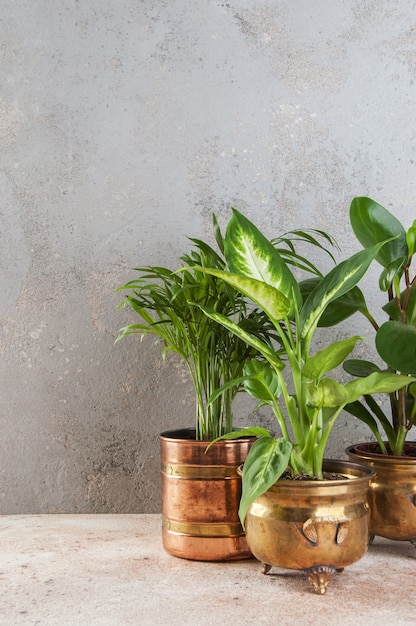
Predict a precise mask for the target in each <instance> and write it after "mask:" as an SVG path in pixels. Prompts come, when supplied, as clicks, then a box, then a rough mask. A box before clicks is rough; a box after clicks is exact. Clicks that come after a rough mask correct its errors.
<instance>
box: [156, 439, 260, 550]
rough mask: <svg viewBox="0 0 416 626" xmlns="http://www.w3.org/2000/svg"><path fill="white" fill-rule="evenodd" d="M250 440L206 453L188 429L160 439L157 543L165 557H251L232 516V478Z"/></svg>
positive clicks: (236, 499)
mask: <svg viewBox="0 0 416 626" xmlns="http://www.w3.org/2000/svg"><path fill="white" fill-rule="evenodd" d="M254 441H255V439H253V438H242V439H235V440H229V441H219V442H217V443H216V444H214V445H213V446H212V447H211V448H210V449H209V450H208V452H206V448H207V446H208V444H209V442H207V441H196V440H195V431H194V430H191V429H183V430H172V431H166V432H164V433H162V434H161V435H160V445H161V459H162V538H163V547H164V548H165V550H166V551H167V552H169V554H172V555H174V556H177V557H181V558H184V559H193V560H197V561H233V560H241V559H248V558H251V557H252V555H251V552H250V550H249V548H248V545H247V541H246V537H245V533H244V531H243V529H242V527H241V524H240V520H239V517H238V507H239V504H240V497H241V477H240V476H239V475H238V473H237V468H238V466H239V465H241V464H242V463H244V461H245V460H246V458H247V454H248V452H249V450H250V448H251V446H252V445H253V443H254Z"/></svg>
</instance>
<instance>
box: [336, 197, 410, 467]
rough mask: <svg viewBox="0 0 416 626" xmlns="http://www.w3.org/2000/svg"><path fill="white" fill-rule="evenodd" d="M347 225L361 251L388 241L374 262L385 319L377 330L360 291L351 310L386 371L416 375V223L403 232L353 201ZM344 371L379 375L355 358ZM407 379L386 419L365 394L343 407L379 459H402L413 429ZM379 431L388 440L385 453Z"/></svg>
mask: <svg viewBox="0 0 416 626" xmlns="http://www.w3.org/2000/svg"><path fill="white" fill-rule="evenodd" d="M350 222H351V226H352V229H353V231H354V233H355V235H356V237H357V239H358V241H359V242H360V243H361V245H362V246H363V248H364V249H368V248H371V247H373V246H374V245H378V244H380V243H381V242H382V241H384V240H385V239H390V241H388V242H387V243H386V244H385V245H383V247H382V248H381V249H380V251H379V253H378V254H377V256H376V257H375V258H376V261H377V262H378V263H379V264H380V265H381V266H382V268H383V270H382V272H381V275H380V278H379V288H380V290H381V291H383V292H384V293H385V294H386V296H387V302H386V304H385V305H384V306H383V307H382V309H383V311H384V313H385V314H387V316H388V318H389V319H388V320H385V321H384V322H383V323H382V324H381V325H379V324H378V322H377V321H376V320H375V318H374V316H373V315H372V314H371V313H370V311H369V310H368V308H367V304H366V301H365V298H364V296H363V294H362V293H361V292H360V291H357V292H356V293H355V295H351V301H352V302H354V303H355V310H356V311H358V312H360V313H362V314H363V315H364V316H365V317H366V318H367V319H368V320H369V321H370V323H371V324H372V326H373V327H374V329H375V331H376V335H375V345H376V349H377V352H378V354H379V356H380V357H381V359H382V360H383V361H384V363H385V370H386V371H394V372H400V373H401V374H408V375H411V376H415V375H416V277H415V275H412V274H411V265H412V258H413V255H414V253H415V250H416V221H415V222H413V224H412V226H410V228H409V229H408V230H407V231H406V230H405V228H404V227H403V225H402V224H401V223H400V221H399V220H398V219H397V218H396V217H395V216H394V215H392V214H391V213H390V212H389V211H388V210H387V209H385V208H384V207H382V206H381V205H379V204H378V203H377V202H375V201H374V200H371V199H370V198H366V197H357V198H354V199H353V201H352V203H351V207H350ZM353 308H354V307H351V309H350V310H351V311H352V310H353ZM344 368H345V370H346V371H347V372H348V373H350V374H352V375H354V376H367V375H368V374H370V373H372V372H380V371H381V369H380V368H379V366H378V365H376V364H375V363H372V362H370V361H364V360H358V359H351V360H347V361H346V362H345V363H344ZM412 380H413V379H412V378H410V377H409V379H408V384H407V385H406V386H403V387H402V388H400V389H398V390H395V391H391V393H390V394H389V400H390V417H389V416H388V415H387V414H386V413H385V412H384V411H383V409H382V408H381V406H379V404H378V403H377V401H376V399H375V398H374V397H373V395H372V394H365V395H364V399H363V401H359V400H356V401H355V402H352V403H349V404H347V405H346V407H345V409H346V410H347V411H349V412H350V413H351V414H352V415H354V416H355V417H357V418H359V419H360V420H362V421H363V422H365V423H366V424H367V425H368V426H369V428H370V429H371V432H372V433H373V434H374V436H375V438H376V440H377V442H378V444H379V446H380V449H381V451H382V453H383V454H387V453H388V452H390V453H392V454H395V455H402V454H403V451H404V444H405V441H406V437H407V435H408V433H409V431H410V430H411V428H412V427H413V426H414V424H415V417H416V402H415V398H416V386H415V385H414V384H413V383H412ZM380 427H381V428H382V429H383V430H384V432H385V435H386V437H387V440H388V444H389V446H388V448H387V447H386V446H385V444H384V442H383V439H382V434H381V430H380Z"/></svg>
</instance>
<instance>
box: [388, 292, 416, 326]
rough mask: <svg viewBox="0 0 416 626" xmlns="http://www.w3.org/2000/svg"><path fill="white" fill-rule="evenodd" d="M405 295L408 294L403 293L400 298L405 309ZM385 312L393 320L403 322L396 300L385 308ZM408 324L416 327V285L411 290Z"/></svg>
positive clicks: (408, 304)
mask: <svg viewBox="0 0 416 626" xmlns="http://www.w3.org/2000/svg"><path fill="white" fill-rule="evenodd" d="M405 295H406V292H405V291H403V292H402V293H401V296H400V302H401V306H402V307H405ZM383 311H385V312H386V313H387V315H388V316H389V317H391V319H392V320H396V321H401V318H400V311H399V307H398V304H397V302H396V300H395V299H393V300H390V301H389V302H388V303H387V304H385V305H384V306H383ZM406 315H407V324H409V325H412V326H415V325H416V285H413V287H412V288H411V290H410V295H409V298H408V303H407V311H406Z"/></svg>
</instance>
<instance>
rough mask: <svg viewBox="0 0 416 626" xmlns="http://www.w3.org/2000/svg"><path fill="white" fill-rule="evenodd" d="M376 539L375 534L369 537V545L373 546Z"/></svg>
mask: <svg viewBox="0 0 416 626" xmlns="http://www.w3.org/2000/svg"><path fill="white" fill-rule="evenodd" d="M374 537H375V535H373V533H370V536H369V537H368V545H369V546H371V544H372V543H373V541H374Z"/></svg>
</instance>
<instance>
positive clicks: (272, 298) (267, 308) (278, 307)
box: [197, 267, 291, 322]
mask: <svg viewBox="0 0 416 626" xmlns="http://www.w3.org/2000/svg"><path fill="white" fill-rule="evenodd" d="M197 269H198V270H200V271H201V272H205V273H206V274H211V275H212V276H217V277H218V278H221V279H222V280H224V281H225V282H226V283H228V284H229V285H231V286H232V287H234V289H237V291H240V292H241V293H243V294H245V295H246V296H247V297H248V298H250V299H251V300H252V301H253V302H255V303H256V304H258V305H259V306H260V307H261V308H262V309H263V311H264V312H265V313H266V314H267V316H268V317H269V318H270V319H271V320H273V321H275V322H279V321H280V320H282V319H284V318H285V317H287V316H288V315H289V312H290V307H291V304H290V301H289V300H288V298H286V296H285V295H284V294H283V293H282V292H280V291H278V290H277V289H275V287H273V286H272V285H268V284H267V283H264V282H262V281H260V280H256V279H254V278H248V277H246V276H240V275H237V274H230V273H229V272H225V271H223V270H215V269H211V268H210V267H198V268H197Z"/></svg>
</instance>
